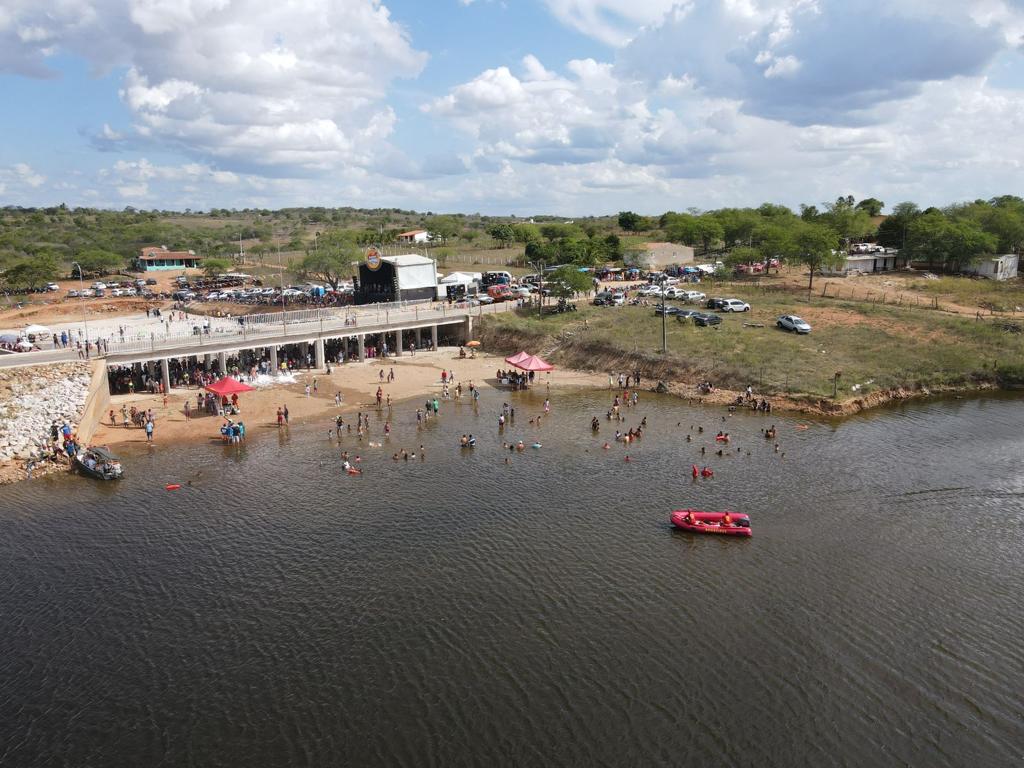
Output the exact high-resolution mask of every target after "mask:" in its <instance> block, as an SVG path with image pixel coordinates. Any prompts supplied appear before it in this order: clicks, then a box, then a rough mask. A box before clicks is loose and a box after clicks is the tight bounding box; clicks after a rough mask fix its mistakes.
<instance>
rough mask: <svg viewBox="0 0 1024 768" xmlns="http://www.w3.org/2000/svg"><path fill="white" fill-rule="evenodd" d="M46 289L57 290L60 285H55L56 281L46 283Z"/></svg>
mask: <svg viewBox="0 0 1024 768" xmlns="http://www.w3.org/2000/svg"><path fill="white" fill-rule="evenodd" d="M46 290H47V291H50V292H51V293H52V292H53V291H59V290H60V286H59V285H57V284H56V283H47V284H46Z"/></svg>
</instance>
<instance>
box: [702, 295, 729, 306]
mask: <svg viewBox="0 0 1024 768" xmlns="http://www.w3.org/2000/svg"><path fill="white" fill-rule="evenodd" d="M723 304H725V299H721V298H718V297H717V296H715V297H713V298H710V299H708V300H707V302H706V303H705V304H704V306H705V307H707V308H708V309H721V308H722V305H723Z"/></svg>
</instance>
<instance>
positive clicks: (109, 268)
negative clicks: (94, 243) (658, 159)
mask: <svg viewBox="0 0 1024 768" xmlns="http://www.w3.org/2000/svg"><path fill="white" fill-rule="evenodd" d="M75 261H77V262H78V263H79V265H81V267H82V271H83V272H85V273H87V274H90V275H106V274H109V273H111V272H116V271H117V270H118V269H120V268H121V267H122V266H124V259H123V258H122V257H121V256H119V255H118V254H116V253H112V252H111V251H104V250H102V249H100V248H90V249H89V250H87V251H82V252H81V253H80V254H78V256H77V258H75Z"/></svg>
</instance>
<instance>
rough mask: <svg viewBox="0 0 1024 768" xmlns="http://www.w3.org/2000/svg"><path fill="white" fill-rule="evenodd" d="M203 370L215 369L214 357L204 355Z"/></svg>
mask: <svg viewBox="0 0 1024 768" xmlns="http://www.w3.org/2000/svg"><path fill="white" fill-rule="evenodd" d="M203 368H204V369H205V370H207V371H208V370H210V369H211V368H213V355H210V354H206V355H203Z"/></svg>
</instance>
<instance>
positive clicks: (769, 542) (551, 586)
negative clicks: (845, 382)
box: [0, 393, 1024, 768]
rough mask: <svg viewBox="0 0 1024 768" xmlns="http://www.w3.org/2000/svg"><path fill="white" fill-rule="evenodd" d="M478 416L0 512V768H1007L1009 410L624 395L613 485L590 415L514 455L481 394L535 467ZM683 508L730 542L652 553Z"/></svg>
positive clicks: (23, 492) (70, 491) (1021, 484)
mask: <svg viewBox="0 0 1024 768" xmlns="http://www.w3.org/2000/svg"><path fill="white" fill-rule="evenodd" d="M500 397H501V396H499V395H491V396H490V397H489V399H488V398H485V399H484V400H483V401H482V402H481V404H480V407H479V412H478V413H474V411H473V409H472V407H471V406H470V405H468V404H465V405H461V406H443V409H442V414H441V418H440V420H438V421H437V422H432V423H431V424H430V425H429V426H428V427H427V428H425V429H424V430H423V431H422V432H420V433H419V434H415V417H414V415H413V413H412V411H411V410H410V409H409V408H408V407H405V408H403V409H402V410H401V411H399V412H397V426H396V433H395V435H394V436H393V437H392V439H391V441H390V443H389V444H388V445H387V446H386V447H385V448H383V449H365V448H364V449H362V453H363V454H364V456H366V457H367V458H366V460H365V461H364V463H363V466H364V467H365V470H366V471H365V474H364V475H363V476H362V477H348V476H345V475H342V474H340V472H339V469H338V459H337V451H336V449H334V450H329V449H328V442H327V438H326V435H325V430H326V426H324V427H323V428H320V427H308V428H299V427H293V428H292V429H291V434H290V435H289V436H282V437H281V438H278V436H277V435H276V434H275V433H273V432H272V431H270V430H266V431H262V432H261V431H260V430H256V431H254V433H253V434H252V436H251V438H250V440H249V442H248V444H247V445H245V446H244V447H242V448H240V449H235V448H220V447H207V446H204V447H200V448H188V449H185V448H182V449H164V448H162V447H158V448H157V450H156V451H154V452H153V453H152V454H151V455H146V454H142V455H140V456H136V457H132V458H129V459H128V460H127V472H128V477H127V479H126V480H124V481H123V482H121V483H119V484H102V483H96V482H93V481H89V480H86V479H83V478H75V477H59V478H47V479H43V480H37V481H33V482H32V483H23V484H21V485H18V486H13V487H8V488H3V489H0V617H2V619H0V621H2V624H0V629H2V632H0V765H2V766H18V767H19V768H29V767H30V766H44V765H46V766H49V765H68V766H76V767H79V766H156V765H167V766H179V765H195V766H280V765H310V766H325V765H382V766H383V765H417V766H418V765H438V766H462V765H465V766H478V765H517V766H525V765H530V766H532V765H537V766H553V765H558V766H561V765H565V766H570V765H571V766H576V765H581V766H583V765H585V766H590V765H606V766H632V765H684V764H688V765H723V766H747V765H750V766H801V765H808V766H811V765H813V766H820V765H849V766H889V765H893V766H896V765H912V766H963V765H968V764H970V765H976V766H1011V765H1020V764H1021V762H1022V760H1024V700H1022V691H1024V652H1022V651H1021V635H1022V630H1024V597H1022V595H1024V571H1022V567H1021V552H1022V544H1024V475H1022V473H1021V460H1022V457H1024V450H1022V448H1024V437H1022V435H1024V431H1022V428H1024V409H1022V403H1021V401H1020V400H1013V399H985V400H970V401H943V402H935V403H931V404H924V405H913V406H908V407H904V408H901V409H896V410H888V411H884V412H879V413H877V414H874V415H873V416H871V417H867V418H863V419H859V420H854V421H850V422H847V423H844V424H842V425H841V426H838V427H831V426H827V425H821V424H813V425H812V426H811V428H810V429H808V430H806V431H801V430H797V429H796V428H795V424H796V422H795V421H794V420H791V419H785V418H782V417H778V416H772V417H767V418H766V417H757V416H753V415H747V414H744V415H736V416H734V417H731V418H730V419H729V421H728V423H727V424H725V425H722V423H721V421H720V419H721V412H719V411H700V410H695V409H690V408H687V407H686V406H684V405H681V404H680V403H679V402H678V401H675V400H672V399H668V398H665V399H659V398H655V397H654V396H651V395H648V396H646V397H645V398H644V399H643V401H642V402H641V404H640V406H639V407H638V408H636V409H634V410H631V411H628V412H627V415H628V421H627V426H633V425H635V424H636V423H638V422H639V419H640V417H641V416H643V415H646V416H647V418H648V422H649V424H650V427H649V429H648V432H647V435H646V436H645V438H644V440H643V441H642V443H640V444H638V445H634V446H631V447H630V450H629V453H630V455H631V457H632V458H633V459H634V460H633V461H632V462H630V463H626V462H625V461H624V460H623V456H624V453H625V451H624V450H623V448H622V447H620V446H615V447H613V448H612V449H611V450H609V451H604V450H602V449H601V447H600V446H601V443H602V442H603V441H604V440H605V439H606V438H608V437H609V435H610V431H613V430H614V425H611V424H610V423H609V422H606V421H604V420H602V432H601V435H600V436H599V437H596V438H595V437H594V436H593V435H592V434H591V432H590V428H589V421H590V417H591V416H592V415H595V414H603V413H604V410H605V409H606V407H607V398H606V396H605V395H604V393H597V394H574V395H565V394H558V395H556V396H555V397H554V399H553V407H554V410H553V413H552V414H551V416H550V418H549V420H548V422H547V423H546V424H545V425H544V426H543V427H542V428H541V429H540V430H539V431H538V430H537V429H536V428H531V427H530V426H529V425H528V423H527V418H528V416H530V415H534V414H535V413H536V412H538V411H539V410H540V403H541V399H540V398H538V397H537V396H536V395H522V394H517V395H506V397H507V398H509V399H510V400H511V401H512V402H513V404H514V405H515V407H516V409H517V412H518V413H517V424H516V426H513V427H509V428H507V429H506V431H505V435H504V439H511V438H516V439H518V438H519V437H520V436H521V437H523V439H524V440H526V442H527V444H529V443H531V442H532V441H533V439H534V438H535V437H538V436H539V439H540V441H541V442H542V443H543V447H542V448H541V449H538V450H527V451H526V452H525V453H523V454H513V455H511V456H510V463H509V464H508V465H506V464H505V463H504V459H505V457H506V455H507V454H506V452H504V451H502V450H501V447H500V443H501V440H502V439H503V438H502V437H499V435H498V433H497V429H496V426H495V423H496V415H497V408H498V407H499V406H500ZM772 422H774V423H776V424H777V425H778V427H779V432H780V438H781V443H782V446H781V451H780V453H775V452H774V451H773V450H772V447H771V443H770V442H768V441H766V440H764V439H763V438H762V437H760V436H759V430H760V429H761V428H763V427H765V426H767V425H768V424H769V423H772ZM677 423H679V424H680V426H677ZM691 424H694V425H697V424H703V425H704V426H705V430H706V432H705V436H704V437H702V438H699V439H695V442H694V443H690V444H688V443H686V442H685V440H684V438H685V435H686V433H687V432H689V427H690V425H691ZM722 426H724V427H725V428H726V429H727V430H728V431H729V432H730V433H731V434H732V435H733V438H734V442H733V444H732V446H731V447H732V448H733V449H735V448H736V447H737V446H738V447H739V448H740V449H741V452H740V453H739V454H738V455H733V456H731V457H729V458H721V459H720V458H718V457H716V456H712V455H711V453H712V451H713V450H714V447H713V446H712V440H711V439H710V438H711V436H712V435H713V434H714V433H715V431H717V429H719V428H720V427H722ZM210 429H211V431H213V429H214V427H213V425H212V424H211V427H210ZM258 432H261V434H257V433H258ZM463 432H473V433H474V434H475V435H477V437H478V438H479V439H480V445H479V446H478V447H477V448H476V449H475V450H473V451H460V450H459V449H458V448H457V447H456V442H457V438H458V435H460V434H461V433H463ZM704 438H706V439H704ZM346 442H347V443H348V444H349V445H350V446H351V445H354V441H353V440H352V439H351V438H346ZM420 443H422V444H423V445H424V446H425V447H426V449H427V460H426V461H425V462H422V463H421V462H420V461H410V462H409V463H405V462H400V463H397V464H396V463H393V462H392V461H391V459H390V455H391V453H392V452H393V451H394V450H397V449H398V448H399V447H401V446H402V445H403V444H404V445H405V446H406V447H408V448H410V449H412V448H414V447H415V446H418V445H419V444H420ZM701 444H705V445H708V446H712V447H709V449H708V454H709V455H708V457H707V458H706V459H705V460H704V462H701V459H700V456H699V446H700V445H701ZM747 450H749V451H750V455H749V456H748V455H747V454H746V451H747ZM782 452H784V453H785V457H784V458H783V457H782ZM692 462H698V463H708V464H710V465H711V466H712V468H713V469H714V470H715V473H716V475H715V478H714V479H713V480H710V481H702V482H700V483H697V484H694V483H693V482H692V481H691V479H690V464H691V463H692ZM188 480H191V481H192V483H193V484H192V485H191V486H189V487H186V488H184V489H182V490H181V491H179V492H177V493H168V492H166V491H164V490H163V486H164V484H165V483H168V482H185V481H188ZM690 505H693V506H697V507H702V508H707V509H716V508H733V509H737V510H742V511H745V512H749V513H750V514H751V517H752V521H753V526H754V537H753V538H752V539H750V540H743V541H736V540H721V539H715V538H698V537H694V536H692V535H689V534H682V533H677V532H673V531H672V530H671V529H670V527H669V525H668V513H669V511H670V510H671V509H673V508H676V507H679V506H690Z"/></svg>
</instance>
